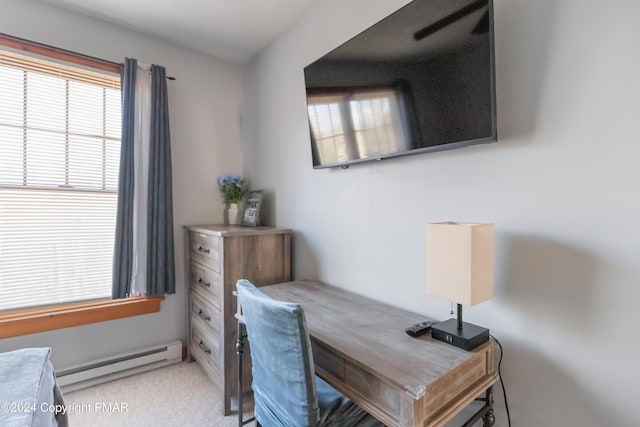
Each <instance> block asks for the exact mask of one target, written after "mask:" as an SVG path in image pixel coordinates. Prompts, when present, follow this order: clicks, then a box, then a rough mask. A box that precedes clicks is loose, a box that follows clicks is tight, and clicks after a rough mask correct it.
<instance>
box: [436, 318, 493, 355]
mask: <svg viewBox="0 0 640 427" xmlns="http://www.w3.org/2000/svg"><path fill="white" fill-rule="evenodd" d="M431 336H432V337H433V339H436V340H439V341H444V342H446V343H447V344H451V345H454V346H456V347H459V348H461V349H463V350H467V351H468V350H472V349H474V348H476V347H477V346H479V345H480V344H484V343H485V342H487V341H489V330H488V329H486V328H483V327H481V326H477V325H474V324H472V323H467V322H462V329H458V321H457V320H456V319H449V320H445V321H444V322H442V323H437V324H435V325H433V326H432V327H431Z"/></svg>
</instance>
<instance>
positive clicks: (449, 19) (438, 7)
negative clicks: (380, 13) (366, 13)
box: [304, 0, 497, 168]
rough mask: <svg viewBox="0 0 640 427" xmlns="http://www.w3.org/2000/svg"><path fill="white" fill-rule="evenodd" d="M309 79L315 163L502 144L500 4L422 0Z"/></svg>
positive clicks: (340, 51) (310, 71)
mask: <svg viewBox="0 0 640 427" xmlns="http://www.w3.org/2000/svg"><path fill="white" fill-rule="evenodd" d="M304 77H305V85H306V90H307V113H308V118H309V130H310V134H311V151H312V157H313V166H314V168H325V167H335V166H342V167H347V166H348V165H350V164H352V163H359V162H365V161H369V160H382V159H386V158H390V157H397V156H402V155H407V154H417V153H427V152H433V151H441V150H449V149H453V148H461V147H467V146H470V145H476V144H483V143H488V142H494V141H496V140H497V131H496V102H495V72H494V41H493V2H492V1H491V0H414V1H412V2H411V3H409V4H407V5H406V6H404V7H403V8H401V9H400V10H398V11H396V12H395V13H393V14H392V15H390V16H388V17H387V18H384V19H383V20H381V21H379V22H378V23H376V24H374V25H373V26H371V27H370V28H368V29H367V30H365V31H363V32H362V33H360V34H358V35H357V36H355V37H353V38H352V39H351V40H349V41H347V42H345V43H344V44H342V45H341V46H339V47H337V48H336V49H334V50H332V51H331V52H329V53H328V54H326V55H324V56H323V57H321V58H320V59H318V60H317V61H315V62H313V63H311V64H309V65H308V66H306V67H305V68H304Z"/></svg>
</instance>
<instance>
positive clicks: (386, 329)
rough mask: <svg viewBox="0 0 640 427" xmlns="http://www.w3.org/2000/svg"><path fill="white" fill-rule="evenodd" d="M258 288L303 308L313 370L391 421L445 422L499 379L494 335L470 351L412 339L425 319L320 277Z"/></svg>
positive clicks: (428, 338) (403, 423)
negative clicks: (412, 331)
mask: <svg viewBox="0 0 640 427" xmlns="http://www.w3.org/2000/svg"><path fill="white" fill-rule="evenodd" d="M260 290H261V291H263V292H264V293H265V294H267V295H269V296H270V297H271V298H274V299H277V300H280V301H290V302H296V303H298V304H300V305H301V306H302V308H303V309H304V312H305V316H306V319H307V326H308V328H309V334H310V335H311V341H312V347H313V358H314V363H315V367H316V374H318V375H319V376H320V377H321V378H323V379H324V380H325V381H327V382H328V383H329V384H331V385H332V386H333V387H335V388H336V389H337V390H339V391H340V392H341V393H343V394H344V395H346V396H348V397H349V398H350V399H351V400H352V401H354V402H355V403H357V404H358V405H359V406H360V407H362V408H363V409H364V410H366V411H367V412H369V413H370V414H372V415H374V416H375V417H376V418H378V419H379V420H380V421H382V422H384V423H385V424H387V425H388V426H441V425H443V424H444V423H446V422H447V421H448V420H450V419H451V418H453V417H454V416H455V415H456V414H457V413H458V412H460V411H461V410H462V409H463V408H465V407H466V406H467V405H468V404H469V403H471V402H472V401H473V400H474V399H475V398H476V397H478V396H479V395H480V394H481V393H483V392H485V391H486V390H488V389H489V390H490V387H491V386H492V385H493V384H494V383H495V382H496V380H497V379H498V374H497V373H496V369H495V364H494V354H493V353H494V351H495V342H494V341H493V340H490V341H489V342H487V343H486V344H483V345H481V346H479V347H477V348H476V349H474V350H473V351H470V352H468V351H464V350H461V349H459V348H457V347H453V346H451V345H448V344H445V343H443V342H440V341H436V340H433V339H432V338H431V336H430V334H427V335H425V336H423V337H420V338H418V339H416V338H411V337H409V336H408V335H407V334H406V333H405V331H404V329H405V328H406V327H407V326H409V325H412V324H414V323H418V322H421V321H424V320H427V319H425V317H424V316H422V315H419V314H415V313H410V312H408V311H405V310H401V309H398V308H395V307H392V306H389V305H387V304H383V303H380V302H376V301H373V300H370V299H368V298H365V297H362V296H359V295H356V294H353V293H350V292H347V291H344V290H342V289H339V288H335V287H332V286H328V285H325V284H322V283H320V282H312V281H294V282H287V283H280V284H276V285H270V286H263V287H261V288H260ZM487 399H488V400H489V401H490V400H491V396H490V391H489V392H488V393H487ZM489 403H490V402H489ZM489 409H490V406H489ZM491 415H492V414H491Z"/></svg>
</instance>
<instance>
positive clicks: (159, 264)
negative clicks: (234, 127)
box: [112, 58, 175, 298]
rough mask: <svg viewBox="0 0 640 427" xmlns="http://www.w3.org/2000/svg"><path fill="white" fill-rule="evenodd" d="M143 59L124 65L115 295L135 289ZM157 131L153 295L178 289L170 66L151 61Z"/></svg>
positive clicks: (153, 145)
mask: <svg viewBox="0 0 640 427" xmlns="http://www.w3.org/2000/svg"><path fill="white" fill-rule="evenodd" d="M136 69H137V61H136V60H135V59H131V58H125V62H124V65H123V67H122V147H121V150H120V176H119V180H120V181H119V185H118V211H117V215H118V217H117V219H116V242H115V250H114V262H113V292H112V295H113V298H125V297H127V296H128V295H129V294H130V292H131V275H132V269H133V252H134V248H133V196H134V184H135V179H134V168H135V164H134V143H135V141H134V129H135V127H134V120H135V114H134V113H135V82H136ZM151 85H152V90H151V131H150V145H149V153H148V154H149V180H148V182H149V188H148V192H149V200H148V201H147V203H148V220H147V224H148V228H147V236H148V240H147V242H146V245H147V266H146V267H147V284H146V294H147V296H156V295H164V294H173V293H175V265H174V249H173V198H172V179H171V137H170V134H169V108H168V102H167V83H166V72H165V69H164V67H160V66H157V65H152V66H151Z"/></svg>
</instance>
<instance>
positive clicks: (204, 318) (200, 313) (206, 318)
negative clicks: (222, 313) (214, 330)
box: [198, 310, 211, 322]
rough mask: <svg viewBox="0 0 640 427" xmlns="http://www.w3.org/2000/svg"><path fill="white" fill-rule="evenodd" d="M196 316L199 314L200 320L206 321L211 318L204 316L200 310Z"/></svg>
mask: <svg viewBox="0 0 640 427" xmlns="http://www.w3.org/2000/svg"><path fill="white" fill-rule="evenodd" d="M198 316H200V318H201V319H202V320H206V321H207V322H208V321H210V320H211V316H206V315H205V314H204V312H203V311H202V310H200V311H198Z"/></svg>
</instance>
